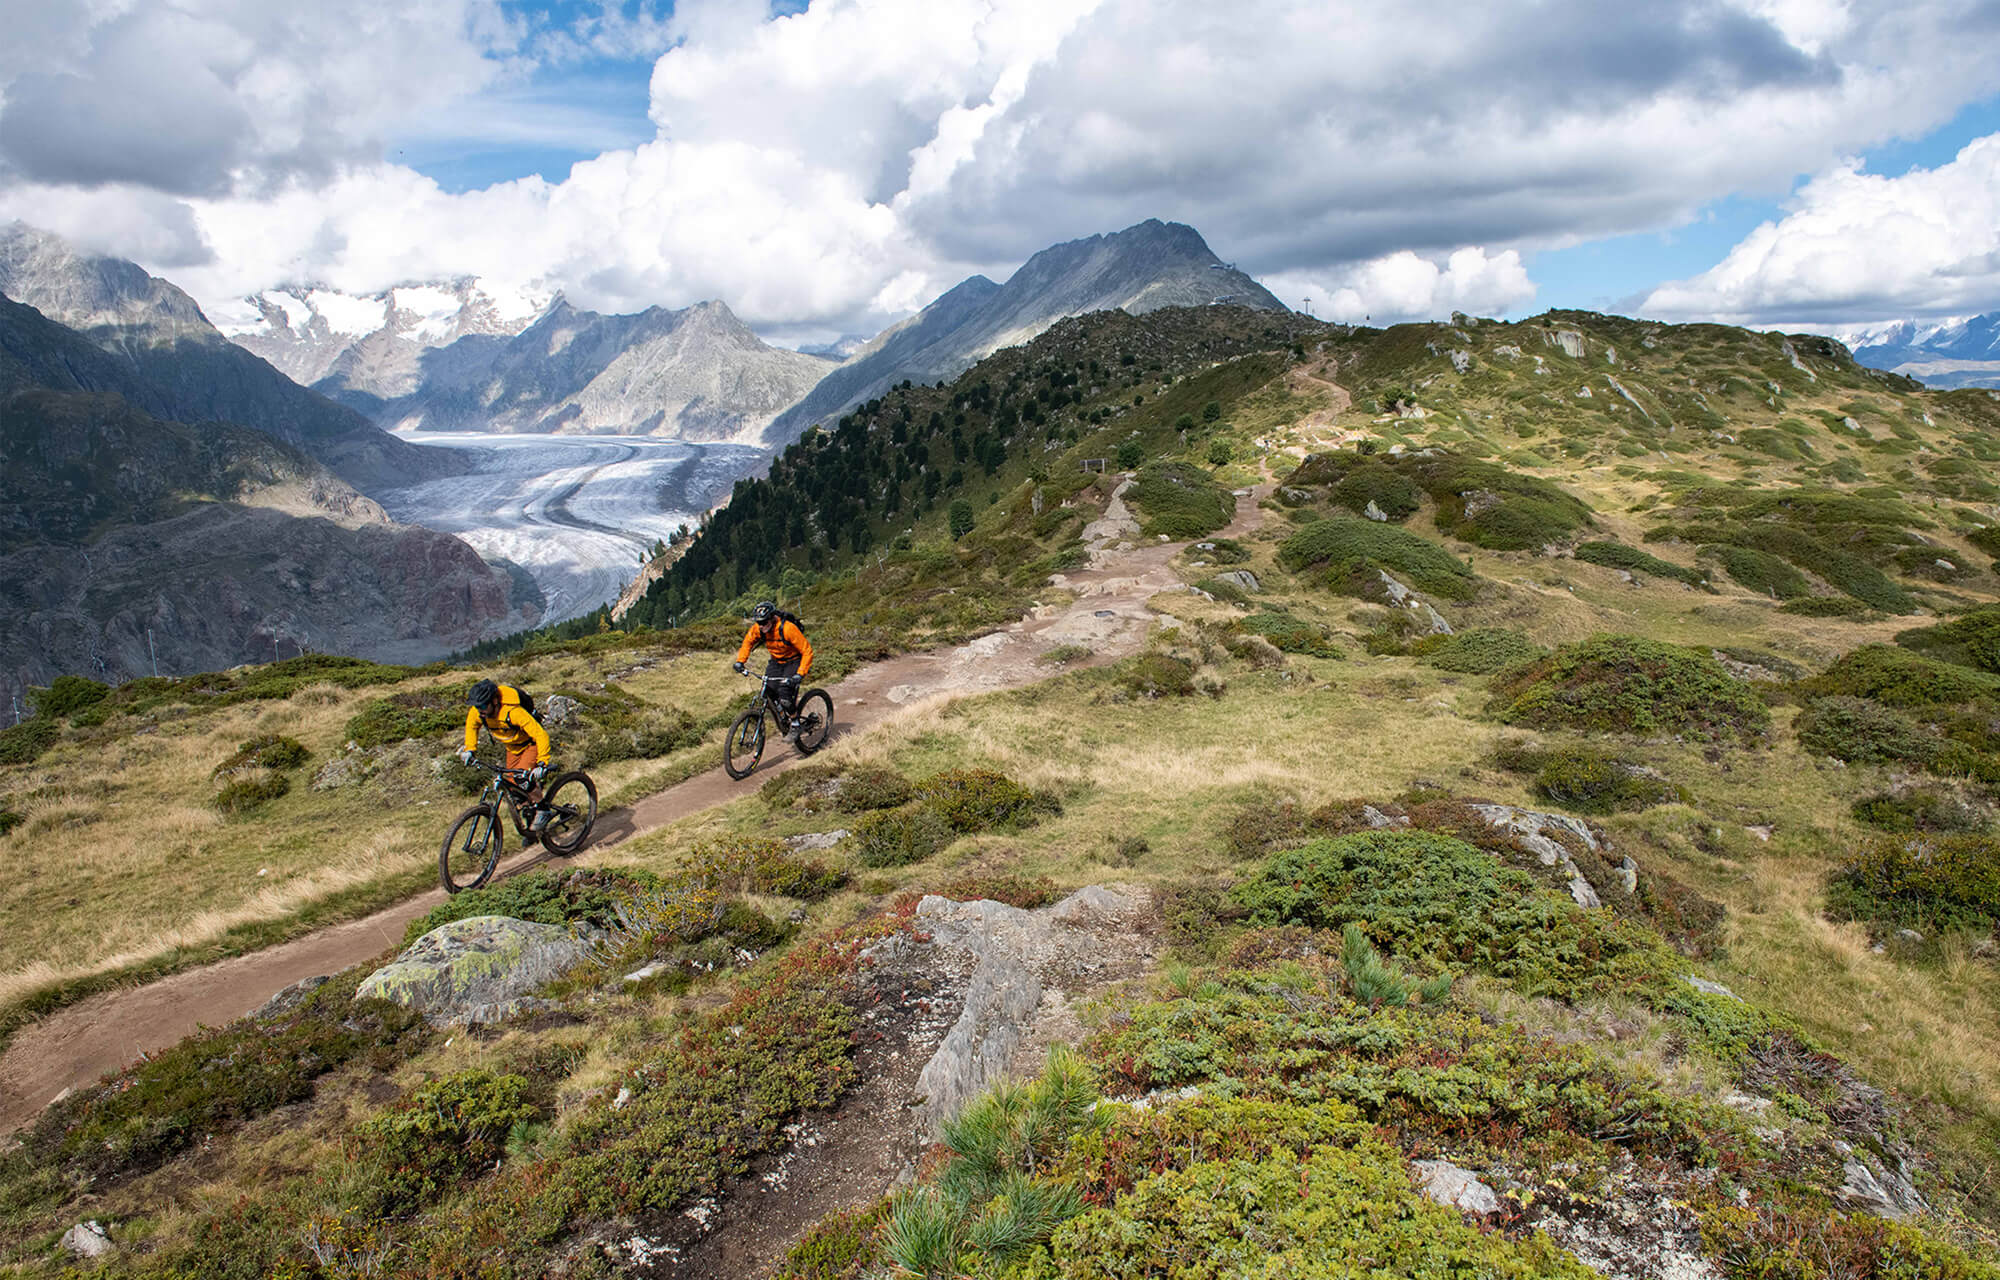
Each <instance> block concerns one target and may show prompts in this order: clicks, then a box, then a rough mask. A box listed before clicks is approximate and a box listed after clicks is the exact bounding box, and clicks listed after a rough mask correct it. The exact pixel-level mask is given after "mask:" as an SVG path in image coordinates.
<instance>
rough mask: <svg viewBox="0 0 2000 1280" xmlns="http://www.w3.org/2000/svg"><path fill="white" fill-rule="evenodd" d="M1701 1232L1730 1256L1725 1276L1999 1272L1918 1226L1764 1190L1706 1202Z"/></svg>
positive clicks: (1967, 1276)
mask: <svg viewBox="0 0 2000 1280" xmlns="http://www.w3.org/2000/svg"><path fill="white" fill-rule="evenodd" d="M1787 1199H1789V1197H1788V1198H1787ZM1701 1237H1702V1242H1703V1244H1704V1245H1706V1246H1707V1249H1708V1252H1709V1253H1710V1254H1711V1255H1712V1256H1715V1257H1719V1258H1724V1259H1727V1260H1728V1262H1729V1270H1728V1271H1727V1273H1726V1274H1727V1275H1728V1276H1729V1277H1730V1280H1835V1278H1836V1277H1841V1278H1844V1277H1848V1276H1853V1277H1856V1278H1857V1280H1916V1277H1922V1278H1923V1280H2000V1267H1995V1266H1992V1265H1991V1264H1989V1263H1985V1262H1980V1261H1978V1260H1976V1259H1974V1258H1972V1257H1969V1256H1968V1255H1967V1254H1966V1253H1965V1252H1964V1251H1963V1250H1961V1249H1959V1248H1957V1247H1956V1246H1954V1245H1951V1244H1949V1243H1945V1242H1942V1241H1937V1240H1932V1239H1930V1238H1928V1237H1926V1236H1925V1235H1924V1234H1923V1233H1922V1232H1921V1231H1919V1230H1917V1229H1916V1228H1915V1227H1912V1226H1909V1225H1907V1224H1905V1223H1901V1222H1891V1221H1889V1220H1888V1219H1886V1218H1878V1217H1876V1216H1875V1215H1874V1214H1872V1213H1842V1212H1839V1211H1837V1210H1831V1209H1827V1208H1825V1207H1823V1205H1822V1204H1812V1203H1806V1204H1797V1205H1795V1204H1791V1203H1785V1202H1779V1203H1772V1201H1771V1199H1769V1198H1764V1199H1761V1200H1760V1202H1759V1203H1757V1204H1756V1205H1755V1206H1754V1207H1750V1208H1739V1207H1737V1206H1735V1205H1725V1206H1722V1207H1720V1208H1714V1209H1710V1210H1708V1211H1706V1212H1704V1213H1703V1214H1702V1215H1701Z"/></svg>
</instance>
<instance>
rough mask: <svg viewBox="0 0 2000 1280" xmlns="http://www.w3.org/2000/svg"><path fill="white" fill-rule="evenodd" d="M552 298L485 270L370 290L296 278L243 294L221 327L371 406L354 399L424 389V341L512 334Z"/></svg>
mask: <svg viewBox="0 0 2000 1280" xmlns="http://www.w3.org/2000/svg"><path fill="white" fill-rule="evenodd" d="M553 300H554V299H553V297H552V296H551V295H550V294H549V293H548V292H546V291H543V290H537V289H533V288H509V287H506V286H502V285H499V284H497V283H495V282H493V281H490V280H482V279H463V280H453V281H447V282H444V283H434V284H406V285H399V286H397V287H396V288H394V289H385V290H383V291H382V292H380V293H371V294H350V293H340V292H338V291H336V290H332V289H322V288H314V287H312V286H306V285H296V286H292V287H289V288H284V289H270V290H266V291H265V292H263V293H260V294H256V295H254V296H252V297H249V298H245V299H244V300H243V302H242V304H241V305H240V306H239V307H238V308H236V309H235V312H234V314H232V315H230V316H228V317H226V318H225V320H224V323H223V324H222V325H221V326H220V328H221V329H222V331H223V332H224V333H225V334H227V335H228V336H229V337H230V338H231V339H233V340H234V341H235V342H236V343H237V345H239V346H241V347H243V348H245V349H246V350H249V351H252V352H254V353H256V354H257V355H260V356H262V357H264V359H266V360H268V361H270V362H271V363H272V364H274V365H276V366H277V367H278V368H279V369H280V370H282V371H283V372H284V373H285V374H286V376H288V377H290V378H291V379H292V381H294V382H297V383H300V384H301V385H304V386H309V387H313V388H314V389H316V390H318V391H319V392H321V393H322V394H324V395H330V396H332V397H333V398H334V399H336V400H341V401H343V402H344V403H347V404H350V405H355V406H356V407H358V408H364V409H365V407H366V404H365V403H357V402H358V401H380V400H393V399H395V398H397V397H399V396H407V395H409V394H411V393H412V392H415V391H417V390H418V389H419V388H420V387H421V385H422V383H423V355H424V353H425V352H426V351H430V350H432V349H434V348H437V347H444V346H449V345H450V344H452V343H454V342H456V341H458V340H459V339H460V338H463V337H466V336H467V335H469V334H477V335H481V336H499V337H508V338H511V337H513V336H514V335H515V334H517V333H519V332H521V330H523V329H525V328H527V327H528V326H529V325H531V324H533V323H534V322H535V320H536V318H537V317H539V316H540V315H541V314H542V313H543V312H544V311H546V310H548V307H549V304H550V302H552V301H553ZM321 384H324V385H321Z"/></svg>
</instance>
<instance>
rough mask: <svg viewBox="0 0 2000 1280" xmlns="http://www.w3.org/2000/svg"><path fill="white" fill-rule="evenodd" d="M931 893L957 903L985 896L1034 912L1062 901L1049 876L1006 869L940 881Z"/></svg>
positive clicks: (989, 899) (977, 899) (974, 900)
mask: <svg viewBox="0 0 2000 1280" xmlns="http://www.w3.org/2000/svg"><path fill="white" fill-rule="evenodd" d="M931 892H933V893H936V894H938V895H940V896H941V897H946V898H950V899H952V900H953V901H955V902H977V901H979V900H981V899H985V900H987V901H991V902H1004V903H1006V904H1007V905H1008V906H1010V907H1020V908H1021V909H1022V910H1024V911H1032V910H1034V909H1035V908H1036V907H1046V906H1048V905H1049V904H1050V903H1051V902H1057V901H1060V900H1061V899H1062V897H1063V891H1062V889H1061V888H1060V887H1059V886H1058V885H1057V884H1056V882H1055V881H1053V880H1051V879H1049V878H1048V877H1047V876H1024V875H1014V874H1010V873H1006V872H975V873H973V874H971V875H964V876H953V877H950V878H948V879H945V880H943V881H940V882H939V883H938V885H937V887H936V888H934V889H933V890H931Z"/></svg>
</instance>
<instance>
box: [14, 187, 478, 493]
mask: <svg viewBox="0 0 2000 1280" xmlns="http://www.w3.org/2000/svg"><path fill="white" fill-rule="evenodd" d="M0 294H4V295H5V296H7V297H9V298H12V299H14V300H15V301H16V302H21V303H25V304H26V305H28V306H30V307H33V308H34V309H35V310H37V311H39V312H41V313H42V314H43V315H44V316H47V317H48V318H49V319H51V320H53V321H55V322H56V323H58V324H61V325H63V326H65V327H67V328H69V329H72V330H74V331H76V332H77V333H79V334H81V335H82V336H83V337H85V338H86V339H88V340H89V341H90V342H91V343H92V344H93V345H94V346H96V347H97V348H99V349H100V350H102V351H104V352H105V353H107V354H108V355H110V356H111V357H112V358H113V363H114V365H115V366H116V367H117V368H119V369H121V370H123V371H124V372H125V373H127V374H130V375H132V376H133V377H135V378H136V379H137V381H138V383H139V384H143V386H144V390H143V391H139V390H137V389H136V387H135V385H134V384H130V383H128V384H127V385H125V386H123V387H121V388H117V390H118V391H119V394H128V393H130V394H133V395H138V396H140V397H141V399H139V400H135V401H134V403H135V404H136V405H137V406H138V407H139V408H141V409H143V410H145V411H146V412H147V413H150V414H153V415H154V416H156V417H162V418H168V419H172V420H175V421H179V422H233V423H238V424H240V425H243V426H250V427H254V428H256V429H257V430H259V431H262V432H264V433H265V434H267V435H269V436H272V437H273V438H275V439H278V440H281V441H283V442H284V443H286V444H290V445H294V446H296V447H298V448H300V449H303V450H304V451H305V452H307V453H309V454H311V455H312V456H313V457H315V458H317V459H319V460H320V461H321V462H324V463H325V464H326V465H327V466H329V467H331V468H332V469H333V471H334V472H335V473H336V474H338V475H339V476H340V477H341V478H342V479H344V480H346V481H348V482H349V483H350V484H353V485H354V486H355V487H357V488H359V489H362V490H364V491H366V490H368V489H371V488H375V487H386V486H390V485H396V484H408V483H410V482H411V480H413V479H422V478H425V477H428V476H437V475H446V474H450V473H451V472H452V471H454V470H456V469H458V468H459V467H460V466H461V465H463V463H462V461H461V460H460V459H458V458H457V457H455V456H454V455H453V454H452V453H451V452H450V451H448V450H442V449H425V448H420V447H418V446H415V445H411V444H409V443H408V442H406V441H403V440H399V439H397V438H396V437H394V436H392V435H389V434H388V433H387V432H384V431H382V430H380V429H379V428H377V427H376V426H375V424H374V423H372V422H370V421H368V419H366V418H364V417H363V416H361V415H360V414H359V413H356V412H355V411H354V410H353V409H350V408H347V407H345V406H343V405H338V404H334V403H333V402H332V401H330V400H328V399H326V398H325V397H323V396H319V395H315V394H313V393H312V392H310V391H308V390H306V389H305V388H304V387H301V386H299V385H298V384H297V383H296V382H294V381H292V380H291V379H290V378H288V377H286V376H285V375H284V374H282V373H280V372H279V371H278V370H276V369H274V368H272V367H271V366H270V365H269V364H267V363H266V362H265V361H263V360H261V359H259V358H258V357H257V356H255V355H253V354H252V353H250V352H249V351H246V350H244V349H243V348H242V347H240V346H238V345H237V344H235V343H233V342H231V341H229V339H227V338H225V337H224V336H223V335H222V333H221V332H220V331H218V330H217V329H216V328H215V326H213V325H211V324H210V323H209V322H208V318H207V317H206V316H204V315H203V314H202V312H201V308H200V307H198V306H196V305H195V302H194V299H192V298H190V297H188V296H187V294H185V293H183V292H181V291H180V290H179V289H177V288H175V287H174V286H173V285H172V284H169V283H168V282H167V281H165V280H161V279H159V278H158V277H155V276H151V275H148V274H147V273H146V271H145V270H144V269H143V268H141V267H139V266H138V265H137V264H135V263H131V262H126V261H123V260H122V259H118V258H106V257H99V256H96V255H91V254H85V253H81V252H79V251H78V250H77V249H75V248H74V247H73V246H71V245H70V244H69V243H68V242H67V241H64V240H63V239H61V238H60V237H57V236H54V235H50V234H49V233H47V232H44V231H38V230H36V229H35V228H33V227H30V226H28V225H26V224H25V223H20V222H16V223H13V224H11V225H8V226H4V227H0ZM91 389H97V388H91Z"/></svg>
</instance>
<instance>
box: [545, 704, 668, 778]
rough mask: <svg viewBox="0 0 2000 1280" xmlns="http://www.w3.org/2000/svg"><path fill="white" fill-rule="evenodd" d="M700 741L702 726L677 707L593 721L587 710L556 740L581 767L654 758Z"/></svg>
mask: <svg viewBox="0 0 2000 1280" xmlns="http://www.w3.org/2000/svg"><path fill="white" fill-rule="evenodd" d="M699 741H701V726H700V725H698V724H696V723H695V719H694V717H693V716H691V715H689V714H688V713H687V712H685V711H682V710H680V709H679V708H676V707H659V708H647V709H646V710H645V711H643V712H642V713H641V714H638V715H635V716H631V717H629V718H627V719H626V721H625V722H624V723H620V724H602V723H593V722H592V720H591V717H590V715H589V713H588V712H586V713H585V716H584V722H583V725H582V727H581V729H580V730H578V731H576V732H574V733H572V734H570V735H568V737H567V739H566V740H564V741H561V742H558V743H557V744H556V749H557V750H558V751H560V752H562V753H563V754H565V755H568V754H570V753H572V752H574V754H575V759H576V761H577V765H578V767H580V768H584V769H591V768H595V767H596V766H598V765H601V764H614V763H616V762H617V761H620V760H653V759H657V758H658V757H660V756H664V755H669V754H671V753H673V752H675V751H679V750H680V749H681V748H682V747H691V746H693V745H694V744H695V743H697V742H699Z"/></svg>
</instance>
